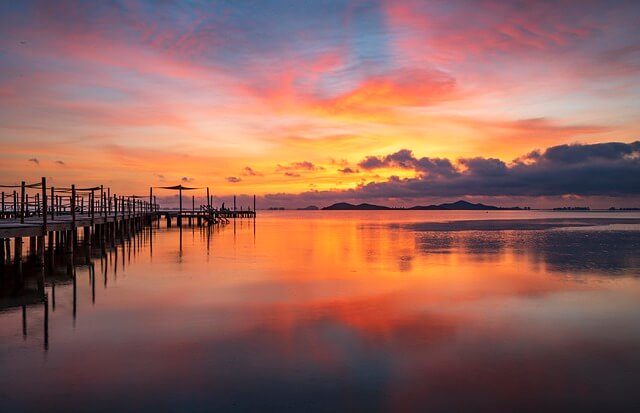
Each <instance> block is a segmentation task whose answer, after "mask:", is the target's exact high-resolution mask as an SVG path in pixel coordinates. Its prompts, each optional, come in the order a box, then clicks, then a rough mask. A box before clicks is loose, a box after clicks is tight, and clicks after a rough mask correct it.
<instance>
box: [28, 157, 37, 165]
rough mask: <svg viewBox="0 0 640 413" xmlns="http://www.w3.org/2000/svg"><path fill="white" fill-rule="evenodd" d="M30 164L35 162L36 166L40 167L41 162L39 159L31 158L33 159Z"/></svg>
mask: <svg viewBox="0 0 640 413" xmlns="http://www.w3.org/2000/svg"><path fill="white" fill-rule="evenodd" d="M29 162H33V163H35V164H36V165H40V161H39V160H38V158H31V159H29Z"/></svg>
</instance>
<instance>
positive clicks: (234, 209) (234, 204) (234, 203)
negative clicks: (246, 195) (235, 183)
mask: <svg viewBox="0 0 640 413" xmlns="http://www.w3.org/2000/svg"><path fill="white" fill-rule="evenodd" d="M236 210H237V209H236V196H235V195H234V196H233V211H234V212H235V211H236Z"/></svg>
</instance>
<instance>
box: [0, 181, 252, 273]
mask: <svg viewBox="0 0 640 413" xmlns="http://www.w3.org/2000/svg"><path fill="white" fill-rule="evenodd" d="M158 188H160V189H173V190H178V191H179V192H180V207H179V208H178V209H170V208H161V207H160V205H159V204H158V202H157V198H156V196H155V195H154V193H153V190H154V188H153V187H151V188H149V194H148V195H143V196H140V195H126V196H125V195H118V194H115V193H112V191H111V188H108V187H107V188H105V187H104V186H103V185H100V186H94V187H78V186H76V185H71V186H70V187H53V186H47V179H46V178H45V177H43V178H42V179H41V180H40V182H35V183H27V182H25V181H22V182H21V183H20V184H13V185H0V190H1V194H0V247H1V248H0V272H2V271H3V270H4V268H5V267H6V266H7V265H14V266H15V267H16V268H17V269H18V272H19V270H20V268H21V266H22V262H23V260H24V259H25V255H26V258H33V259H34V261H35V262H36V263H37V265H39V266H41V267H43V268H44V267H45V264H46V263H47V259H48V256H47V251H48V252H51V251H54V250H63V251H66V253H67V254H68V255H70V257H71V259H70V261H73V251H74V247H75V246H76V244H78V243H79V242H83V243H88V244H89V245H91V244H92V243H94V242H95V243H97V244H99V245H101V246H103V248H104V246H105V245H107V244H111V245H114V244H115V240H116V239H125V238H128V237H130V236H131V235H132V234H133V233H135V232H137V231H142V230H143V229H144V228H146V227H151V226H153V225H154V224H157V226H158V227H159V225H160V220H161V219H162V218H164V219H166V222H167V227H171V226H172V222H173V221H174V220H175V221H176V225H177V226H178V227H182V226H183V223H184V224H185V225H189V226H211V225H224V224H228V223H229V222H230V220H233V219H237V218H255V216H256V213H255V196H254V209H253V210H251V209H249V208H247V209H245V210H243V209H241V210H237V209H235V208H234V209H233V210H229V209H216V208H214V207H213V205H212V204H213V202H212V201H213V197H212V196H210V194H209V189H208V188H207V202H206V203H205V204H204V205H198V206H197V207H196V203H195V197H192V199H191V201H192V202H191V208H190V209H189V208H183V199H182V198H183V197H182V192H183V191H186V190H195V189H201V188H187V187H183V186H182V185H178V186H176V187H158ZM25 240H26V241H27V242H28V249H27V248H26V247H25ZM25 250H26V254H25ZM0 275H1V273H0Z"/></svg>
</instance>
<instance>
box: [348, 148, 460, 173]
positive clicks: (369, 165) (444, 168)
mask: <svg viewBox="0 0 640 413" xmlns="http://www.w3.org/2000/svg"><path fill="white" fill-rule="evenodd" d="M358 165H359V166H360V167H361V168H363V169H367V170H373V169H379V168H401V169H415V170H416V171H419V172H421V173H425V174H429V175H431V176H454V175H456V174H457V173H458V172H457V170H456V169H455V167H454V166H453V164H452V163H451V161H450V160H448V159H444V158H428V157H422V158H420V159H418V158H416V157H414V155H413V152H412V151H410V150H408V149H401V150H399V151H398V152H395V153H392V154H390V155H386V156H367V157H366V158H365V159H363V160H362V161H360V162H359V163H358Z"/></svg>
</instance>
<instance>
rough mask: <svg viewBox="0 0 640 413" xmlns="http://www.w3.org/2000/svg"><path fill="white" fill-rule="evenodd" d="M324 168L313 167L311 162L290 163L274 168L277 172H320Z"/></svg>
mask: <svg viewBox="0 0 640 413" xmlns="http://www.w3.org/2000/svg"><path fill="white" fill-rule="evenodd" d="M323 169H324V168H323V167H321V166H317V165H315V164H314V163H313V162H309V161H303V162H292V163H290V164H287V165H280V164H278V167H277V168H276V170H277V171H279V172H280V171H321V170H323Z"/></svg>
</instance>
